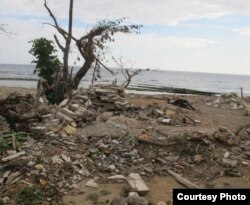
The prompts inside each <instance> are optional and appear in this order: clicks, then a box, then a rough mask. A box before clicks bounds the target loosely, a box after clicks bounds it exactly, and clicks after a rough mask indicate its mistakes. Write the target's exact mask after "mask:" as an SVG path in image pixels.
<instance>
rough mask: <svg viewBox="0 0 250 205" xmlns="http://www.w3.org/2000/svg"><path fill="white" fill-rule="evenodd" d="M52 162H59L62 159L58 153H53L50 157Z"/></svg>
mask: <svg viewBox="0 0 250 205" xmlns="http://www.w3.org/2000/svg"><path fill="white" fill-rule="evenodd" d="M51 161H52V164H61V163H62V162H63V160H62V159H61V158H60V157H59V155H54V156H52V157H51Z"/></svg>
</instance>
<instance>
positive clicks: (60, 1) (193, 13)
mask: <svg viewBox="0 0 250 205" xmlns="http://www.w3.org/2000/svg"><path fill="white" fill-rule="evenodd" d="M43 2H44V1H43V0H0V24H7V26H6V27H5V28H6V29H7V30H8V31H9V32H12V33H13V34H14V35H6V34H3V33H0V63H7V64H30V63H31V61H32V59H33V57H32V56H31V55H30V54H29V53H28V51H29V49H30V48H31V44H30V43H29V41H30V40H32V39H36V38H39V37H46V38H48V39H53V34H54V33H56V31H55V30H54V29H53V28H52V27H50V26H48V25H45V24H44V23H46V22H51V19H50V17H49V15H48V13H47V11H46V9H45V8H44V6H43ZM47 2H48V5H49V7H50V8H51V10H52V11H53V12H54V14H55V16H56V17H57V18H58V21H59V23H60V25H61V26H63V27H66V26H67V15H68V6H69V0H47ZM121 17H128V19H127V21H126V23H128V24H131V23H135V24H142V25H143V28H142V29H141V34H139V35H136V34H130V35H127V34H121V35H120V34H119V35H117V36H116V41H115V43H110V44H108V55H110V56H111V55H113V56H115V57H116V58H120V57H122V59H123V63H124V66H125V67H133V68H151V69H164V70H173V71H194V72H208V73H228V74H243V75H250V57H249V56H250V1H249V0H154V1H152V0H75V1H74V23H73V31H74V35H75V36H78V37H80V36H81V35H84V34H85V33H86V32H87V31H88V30H89V29H90V28H91V27H92V26H94V25H95V24H96V23H97V21H98V20H102V19H118V18H121ZM61 40H62V39H61ZM58 53H59V56H60V57H61V56H62V55H61V53H60V51H59V52H58ZM78 55H79V54H78V53H77V51H76V48H75V46H74V44H72V48H71V58H70V62H71V64H73V63H74V62H75V61H76V59H77V57H78ZM81 62H82V61H80V62H77V63H78V64H79V63H81ZM107 65H108V66H110V67H114V66H116V65H115V64H114V63H113V62H111V61H109V62H107Z"/></svg>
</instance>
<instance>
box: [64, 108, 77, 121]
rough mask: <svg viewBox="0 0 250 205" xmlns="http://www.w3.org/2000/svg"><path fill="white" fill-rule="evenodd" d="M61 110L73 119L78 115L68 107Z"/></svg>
mask: <svg viewBox="0 0 250 205" xmlns="http://www.w3.org/2000/svg"><path fill="white" fill-rule="evenodd" d="M60 112H61V113H63V114H65V115H67V116H68V117H70V118H72V119H74V118H75V117H76V114H75V113H74V112H72V111H71V110H69V109H67V108H63V109H61V110H60Z"/></svg>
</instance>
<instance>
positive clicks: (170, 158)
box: [165, 156, 180, 162]
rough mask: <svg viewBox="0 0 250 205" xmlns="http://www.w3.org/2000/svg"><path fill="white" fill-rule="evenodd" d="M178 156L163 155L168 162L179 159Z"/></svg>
mask: <svg viewBox="0 0 250 205" xmlns="http://www.w3.org/2000/svg"><path fill="white" fill-rule="evenodd" d="M179 158H180V156H168V157H165V159H166V160H167V161H168V162H177V161H178V160H179Z"/></svg>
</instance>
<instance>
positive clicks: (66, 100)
mask: <svg viewBox="0 0 250 205" xmlns="http://www.w3.org/2000/svg"><path fill="white" fill-rule="evenodd" d="M68 103H69V99H64V100H63V101H62V102H61V103H60V104H59V107H65V106H66V105H67V104H68Z"/></svg>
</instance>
